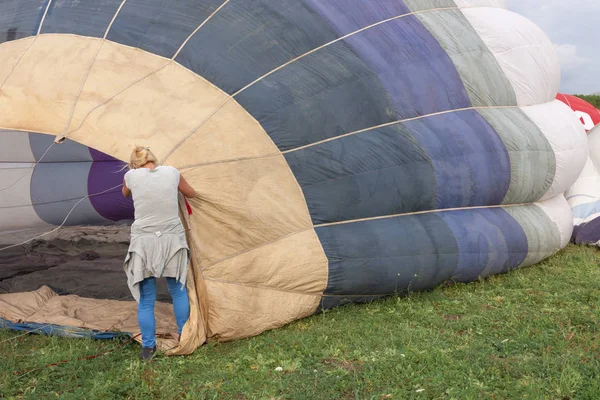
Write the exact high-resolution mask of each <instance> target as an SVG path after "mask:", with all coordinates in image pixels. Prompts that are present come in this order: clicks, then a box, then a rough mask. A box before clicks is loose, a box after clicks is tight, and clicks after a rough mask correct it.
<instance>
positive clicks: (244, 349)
mask: <svg viewBox="0 0 600 400" xmlns="http://www.w3.org/2000/svg"><path fill="white" fill-rule="evenodd" d="M599 261H600V252H599V251H598V250H596V249H592V248H581V247H575V246H570V247H568V248H567V249H566V250H564V251H562V252H561V253H560V254H558V255H557V256H555V257H553V258H552V259H550V260H548V261H546V262H544V263H543V264H541V265H538V266H535V267H531V268H526V269H522V270H518V271H514V272H512V273H509V274H506V275H502V276H496V277H493V278H491V279H488V280H485V281H481V282H476V283H472V284H466V285H462V284H460V285H452V286H448V287H444V288H438V289H437V290H435V291H432V292H428V293H419V294H413V295H410V296H408V297H402V298H389V299H387V300H383V301H379V302H375V303H371V304H367V305H360V306H346V307H341V308H339V309H334V310H331V311H329V312H327V313H325V314H322V315H317V316H314V317H311V318H308V319H304V320H302V321H297V322H295V323H293V324H290V325H289V326H287V327H285V328H283V329H279V330H276V331H271V332H267V333H265V334H263V335H261V336H259V337H255V338H251V339H247V340H240V341H237V342H233V343H223V344H209V345H206V346H204V347H202V348H200V349H198V350H197V351H196V352H195V353H194V354H193V355H192V356H189V357H172V358H166V357H159V358H158V359H157V360H156V361H155V363H154V364H153V365H147V364H143V363H140V362H139V361H138V359H137V356H138V352H139V345H137V344H129V345H126V346H123V347H122V348H119V343H118V342H117V341H91V340H84V339H64V338H56V337H43V336H36V335H28V336H22V337H19V338H16V339H14V340H10V339H11V338H14V337H16V336H17V335H18V333H16V332H11V331H0V395H2V397H3V398H12V397H14V398H35V399H43V398H66V399H68V398H74V399H83V398H85V399H96V398H103V399H105V398H123V397H125V398H136V399H137V398H139V399H148V398H156V399H163V398H164V399H184V398H193V399H197V398H200V399H204V398H207V399H255V398H256V399H271V398H275V399H279V398H281V399H338V398H341V399H481V398H485V399H490V398H491V399H520V398H529V399H541V398H544V399H600V332H599V325H598V321H599V317H600V311H599V305H600V290H599V289H600V268H599V267H600V265H599ZM111 349H115V351H113V352H111V353H110V354H107V355H105V356H103V357H99V358H96V359H93V360H83V361H76V359H77V358H78V357H82V356H86V355H91V354H96V353H99V352H102V351H106V350H111ZM63 359H68V360H75V361H70V362H68V363H66V364H62V365H58V366H56V367H50V368H46V367H44V365H46V364H48V363H52V362H56V361H60V360H63ZM277 367H281V370H279V368H277ZM276 369H277V370H276ZM16 371H25V372H24V373H22V374H20V375H15V374H14V373H13V372H16Z"/></svg>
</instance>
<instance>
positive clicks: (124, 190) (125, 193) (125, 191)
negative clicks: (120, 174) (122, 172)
mask: <svg viewBox="0 0 600 400" xmlns="http://www.w3.org/2000/svg"><path fill="white" fill-rule="evenodd" d="M121 193H123V196H124V197H129V196H131V190H129V188H128V187H127V184H126V183H125V178H123V187H122V188H121Z"/></svg>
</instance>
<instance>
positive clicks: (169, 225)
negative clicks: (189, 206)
mask: <svg viewBox="0 0 600 400" xmlns="http://www.w3.org/2000/svg"><path fill="white" fill-rule="evenodd" d="M125 184H126V185H127V187H128V188H129V190H131V195H132V197H133V205H134V207H135V221H134V223H133V225H131V242H130V243H129V251H128V252H127V256H126V257H125V261H124V264H123V267H124V268H125V273H126V275H127V284H128V285H129V289H130V290H131V294H132V295H133V297H134V298H135V299H136V300H137V301H139V299H140V289H139V282H141V281H142V280H144V279H146V278H150V277H156V278H158V277H170V278H176V279H177V280H179V281H180V282H181V283H183V284H185V283H186V277H187V272H188V263H189V247H188V245H187V241H186V237H185V230H184V227H183V224H182V223H181V219H180V218H179V202H178V199H179V190H178V189H177V187H178V186H179V171H177V169H175V168H173V167H166V166H160V167H156V168H155V169H154V170H150V169H148V168H139V169H132V170H130V171H128V172H127V173H126V174H125Z"/></svg>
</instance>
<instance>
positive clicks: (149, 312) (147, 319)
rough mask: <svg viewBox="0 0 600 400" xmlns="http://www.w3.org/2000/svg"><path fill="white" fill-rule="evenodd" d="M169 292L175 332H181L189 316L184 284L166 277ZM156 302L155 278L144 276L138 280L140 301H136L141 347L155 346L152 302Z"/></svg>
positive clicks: (154, 322)
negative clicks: (175, 326)
mask: <svg viewBox="0 0 600 400" xmlns="http://www.w3.org/2000/svg"><path fill="white" fill-rule="evenodd" d="M167 286H168V287H169V293H171V298H172V299H173V311H174V312H175V320H176V321H177V332H178V333H179V334H181V330H182V329H183V325H185V323H186V321H187V320H188V318H189V317H190V301H189V299H188V295H187V289H186V288H185V285H182V284H181V282H179V281H178V280H177V279H175V278H167ZM155 302H156V278H146V279H144V280H143V281H141V282H140V302H139V303H138V323H139V325H140V330H141V331H142V347H145V348H152V347H154V346H156V318H155V317H154V303H155Z"/></svg>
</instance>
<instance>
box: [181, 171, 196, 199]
mask: <svg viewBox="0 0 600 400" xmlns="http://www.w3.org/2000/svg"><path fill="white" fill-rule="evenodd" d="M177 189H179V191H180V192H181V193H182V194H183V195H184V196H185V197H187V198H188V199H191V198H192V197H196V191H195V190H194V188H193V187H191V186H190V184H189V183H187V181H186V180H185V178H184V177H183V175H180V176H179V187H178V188H177Z"/></svg>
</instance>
